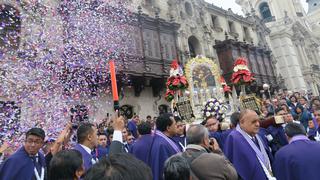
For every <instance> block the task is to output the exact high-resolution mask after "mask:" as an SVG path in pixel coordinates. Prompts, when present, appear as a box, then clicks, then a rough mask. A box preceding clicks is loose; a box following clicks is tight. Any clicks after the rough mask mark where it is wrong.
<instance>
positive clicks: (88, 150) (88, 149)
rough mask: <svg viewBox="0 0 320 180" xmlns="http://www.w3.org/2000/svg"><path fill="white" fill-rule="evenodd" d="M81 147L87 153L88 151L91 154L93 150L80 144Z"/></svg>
mask: <svg viewBox="0 0 320 180" xmlns="http://www.w3.org/2000/svg"><path fill="white" fill-rule="evenodd" d="M80 146H81V147H82V148H83V149H84V150H85V151H87V153H89V154H91V149H90V148H88V147H87V146H85V145H82V144H80Z"/></svg>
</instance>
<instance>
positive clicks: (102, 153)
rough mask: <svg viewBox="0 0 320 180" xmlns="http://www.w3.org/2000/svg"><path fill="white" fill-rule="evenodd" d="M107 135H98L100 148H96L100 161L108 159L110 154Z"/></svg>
mask: <svg viewBox="0 0 320 180" xmlns="http://www.w3.org/2000/svg"><path fill="white" fill-rule="evenodd" d="M107 141H108V140H107V135H106V134H104V133H99V134H98V147H97V148H96V154H97V157H98V159H101V158H103V157H107V156H108V154H109V147H108V146H107Z"/></svg>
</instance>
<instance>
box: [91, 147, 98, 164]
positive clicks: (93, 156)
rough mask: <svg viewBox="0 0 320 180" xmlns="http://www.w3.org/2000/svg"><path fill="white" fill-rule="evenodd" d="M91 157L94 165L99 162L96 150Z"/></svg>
mask: <svg viewBox="0 0 320 180" xmlns="http://www.w3.org/2000/svg"><path fill="white" fill-rule="evenodd" d="M91 157H92V160H91V161H92V164H95V163H96V162H97V154H96V151H95V150H92V151H91Z"/></svg>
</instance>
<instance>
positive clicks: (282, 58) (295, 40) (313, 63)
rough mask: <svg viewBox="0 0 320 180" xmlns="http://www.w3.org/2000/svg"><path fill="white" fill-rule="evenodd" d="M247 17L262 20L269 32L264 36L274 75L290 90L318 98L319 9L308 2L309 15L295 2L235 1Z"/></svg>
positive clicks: (319, 59) (319, 77) (319, 85)
mask: <svg viewBox="0 0 320 180" xmlns="http://www.w3.org/2000/svg"><path fill="white" fill-rule="evenodd" d="M236 2H237V3H238V4H239V5H241V7H242V10H243V12H244V13H245V14H246V15H247V16H249V17H250V16H257V17H260V18H261V19H263V21H264V23H265V25H266V26H267V27H268V28H269V29H270V30H271V33H270V35H269V36H267V39H268V44H269V45H270V47H271V49H272V51H273V55H274V59H275V61H276V68H277V72H279V74H280V75H281V76H282V77H283V78H284V79H285V85H286V87H287V88H288V89H289V90H294V91H300V90H309V91H311V92H312V93H313V94H314V95H319V90H320V89H319V87H320V76H319V65H320V56H319V52H320V50H319V45H320V41H319V40H320V34H319V30H320V26H319V25H320V24H319V15H320V8H319V2H320V1H318V0H314V1H313V0H307V2H308V4H309V10H308V13H306V12H305V10H304V9H303V7H302V5H301V3H300V1H298V0H281V1H270V0H237V1H236Z"/></svg>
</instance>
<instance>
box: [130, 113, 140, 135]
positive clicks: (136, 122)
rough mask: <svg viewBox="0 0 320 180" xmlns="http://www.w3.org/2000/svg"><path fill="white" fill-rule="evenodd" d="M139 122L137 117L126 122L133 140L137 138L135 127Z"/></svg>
mask: <svg viewBox="0 0 320 180" xmlns="http://www.w3.org/2000/svg"><path fill="white" fill-rule="evenodd" d="M139 121H140V120H139V116H138V115H134V116H133V118H132V119H131V121H129V122H128V129H129V131H130V132H131V134H132V135H133V136H134V137H135V138H138V131H137V125H138V123H139Z"/></svg>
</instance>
